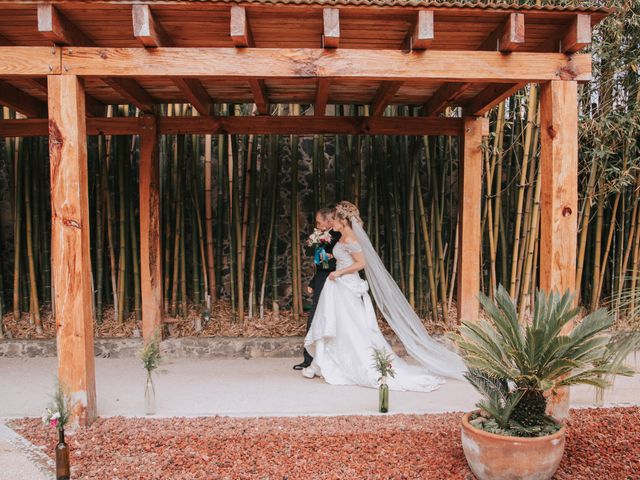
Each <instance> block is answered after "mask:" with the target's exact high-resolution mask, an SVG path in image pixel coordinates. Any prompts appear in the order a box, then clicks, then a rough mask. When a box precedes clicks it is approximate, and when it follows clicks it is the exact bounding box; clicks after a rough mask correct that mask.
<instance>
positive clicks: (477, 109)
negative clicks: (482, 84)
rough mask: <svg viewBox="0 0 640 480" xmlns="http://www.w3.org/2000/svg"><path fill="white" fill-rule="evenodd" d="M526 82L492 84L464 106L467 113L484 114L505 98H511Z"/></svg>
mask: <svg viewBox="0 0 640 480" xmlns="http://www.w3.org/2000/svg"><path fill="white" fill-rule="evenodd" d="M525 85H526V83H513V84H508V83H505V84H497V85H490V86H488V87H487V88H485V89H484V90H483V91H482V92H480V93H479V94H478V95H477V96H476V97H475V98H474V99H473V100H471V101H470V102H469V103H468V104H466V105H465V106H464V111H465V114H466V115H484V114H485V113H486V112H488V111H489V110H491V109H492V108H493V107H495V106H496V105H497V104H499V103H500V102H502V101H503V100H504V99H506V98H509V97H510V96H511V95H513V94H514V93H516V92H517V91H518V90H520V89H522V88H524V87H525Z"/></svg>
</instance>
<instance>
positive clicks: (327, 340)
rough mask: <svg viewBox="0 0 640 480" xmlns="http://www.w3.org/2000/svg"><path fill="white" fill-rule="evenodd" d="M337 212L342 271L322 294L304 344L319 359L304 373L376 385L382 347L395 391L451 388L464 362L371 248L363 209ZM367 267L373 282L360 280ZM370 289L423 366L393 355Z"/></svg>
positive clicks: (344, 205) (341, 206)
mask: <svg viewBox="0 0 640 480" xmlns="http://www.w3.org/2000/svg"><path fill="white" fill-rule="evenodd" d="M333 214H334V223H333V229H334V230H336V231H338V232H340V234H341V235H342V236H341V239H340V241H339V242H338V243H337V244H336V246H335V247H334V248H333V255H334V257H335V259H336V261H337V265H336V271H335V272H332V273H331V274H330V275H329V281H327V283H326V284H325V286H324V288H323V290H322V294H321V295H320V300H319V302H318V306H317V308H316V312H315V315H314V317H313V322H312V323H311V328H310V329H309V333H308V334H307V336H306V338H305V341H304V346H305V348H306V349H307V350H308V351H309V352H310V353H311V355H313V358H314V360H313V362H312V364H311V365H310V366H309V367H307V368H305V369H304V370H303V371H302V374H303V375H304V376H305V377H307V378H313V377H314V376H316V375H317V376H321V377H324V379H325V380H326V381H327V382H328V383H330V384H333V385H362V386H365V387H377V385H378V372H377V371H376V369H375V367H374V365H373V360H372V351H373V350H372V348H374V347H376V348H384V349H385V350H386V351H387V352H389V353H391V354H392V358H393V362H392V363H393V369H394V370H395V373H396V375H395V378H389V379H388V385H389V388H390V389H392V390H411V391H420V392H429V391H432V390H434V389H436V388H438V387H439V386H440V385H441V384H442V383H444V379H443V377H449V378H457V379H460V378H462V374H463V372H464V368H465V367H464V364H463V363H462V360H461V359H460V357H459V356H458V355H457V354H456V353H454V352H453V351H451V350H449V349H447V348H446V347H445V346H444V345H442V344H440V343H439V342H437V341H436V340H434V339H432V338H431V337H430V336H429V334H428V333H427V332H426V330H425V328H424V326H423V325H422V322H421V321H420V319H419V318H418V316H417V315H416V313H415V312H414V311H413V309H412V308H411V306H410V305H409V303H408V302H407V300H406V299H405V297H404V295H403V294H402V292H401V291H400V289H399V288H398V285H397V284H396V283H395V281H394V280H393V277H391V275H390V274H389V272H387V270H386V269H385V267H384V264H383V263H382V260H380V257H379V256H378V254H377V253H376V251H375V249H374V248H373V246H372V245H371V242H370V241H369V237H368V236H367V234H366V232H365V231H364V229H363V227H362V220H361V219H360V212H359V211H358V209H357V208H356V206H355V205H353V204H352V203H349V202H346V201H343V202H340V203H338V204H337V205H336V207H335V208H334V211H333ZM362 269H364V271H365V274H366V277H367V281H365V280H362V279H361V278H360V275H359V273H358V272H359V271H360V270H362ZM369 288H370V289H371V292H372V294H373V297H374V299H375V301H376V305H377V307H378V309H379V310H380V311H381V312H382V314H383V315H384V317H385V319H386V320H387V322H388V323H389V325H390V326H391V328H392V329H393V331H394V332H395V333H396V335H397V336H398V338H399V339H400V341H401V342H402V343H403V345H404V347H405V349H406V351H407V353H408V354H409V355H410V356H411V357H412V358H413V359H414V360H415V361H416V362H417V363H418V364H410V363H408V362H406V361H404V360H403V359H401V358H399V357H398V356H397V355H395V354H393V350H392V349H391V346H390V345H389V343H388V342H387V341H386V339H385V338H384V336H383V335H382V332H381V331H380V328H379V327H378V322H377V319H376V314H375V311H374V309H373V305H372V302H371V299H370V297H369V294H368V290H369Z"/></svg>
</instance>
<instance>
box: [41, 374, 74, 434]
mask: <svg viewBox="0 0 640 480" xmlns="http://www.w3.org/2000/svg"><path fill="white" fill-rule="evenodd" d="M71 410H72V403H71V397H70V396H69V394H68V393H66V392H65V390H64V388H63V387H62V385H61V384H60V382H56V391H55V393H54V395H53V399H52V401H51V403H50V404H49V405H48V406H47V408H45V410H44V412H43V413H42V423H44V424H45V425H48V426H50V427H53V428H55V429H56V430H64V427H65V425H67V423H69V420H70V418H71Z"/></svg>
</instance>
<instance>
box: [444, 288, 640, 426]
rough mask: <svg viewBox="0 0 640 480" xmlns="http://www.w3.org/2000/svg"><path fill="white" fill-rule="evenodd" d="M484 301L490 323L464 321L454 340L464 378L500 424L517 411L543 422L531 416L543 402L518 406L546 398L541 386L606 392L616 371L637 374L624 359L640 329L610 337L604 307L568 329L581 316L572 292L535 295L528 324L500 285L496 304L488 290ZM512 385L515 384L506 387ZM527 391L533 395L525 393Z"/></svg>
mask: <svg viewBox="0 0 640 480" xmlns="http://www.w3.org/2000/svg"><path fill="white" fill-rule="evenodd" d="M479 298H480V303H481V304H482V306H483V308H484V310H485V312H486V313H487V314H488V320H481V321H478V322H473V323H471V322H465V323H463V325H462V327H461V328H460V332H459V333H458V334H454V335H451V338H452V339H453V340H454V342H456V344H457V345H458V347H459V348H460V351H461V352H462V356H463V359H464V361H465V363H466V365H467V367H468V368H469V373H468V374H467V375H466V378H467V379H468V380H469V382H470V383H471V384H472V385H473V386H474V387H475V388H476V389H477V390H478V392H480V394H481V395H482V396H483V400H482V401H481V402H480V403H479V404H478V406H479V407H480V408H482V409H484V410H486V411H487V412H488V413H489V414H490V415H491V416H492V417H493V418H495V419H496V421H497V422H498V423H499V424H500V425H501V426H504V425H506V424H507V423H508V422H509V417H510V416H511V414H512V413H513V412H514V410H518V412H519V413H518V414H519V415H521V416H522V415H524V420H528V421H533V422H534V423H535V422H537V421H541V417H542V416H544V415H543V413H540V415H537V416H538V417H540V418H538V419H537V420H536V419H535V418H533V417H534V415H533V414H530V413H526V412H533V411H534V410H535V411H536V412H537V411H539V410H540V405H538V406H537V407H536V408H535V409H534V408H532V407H533V405H518V403H519V402H520V401H521V400H522V402H524V403H528V401H527V402H525V399H529V398H531V399H534V398H539V399H541V401H542V402H543V403H544V402H545V400H544V398H543V397H542V396H541V392H543V391H547V390H550V389H552V388H557V387H560V386H568V385H577V384H586V385H593V386H595V387H597V388H599V389H603V388H605V387H607V386H608V385H610V383H611V380H612V379H613V377H614V376H615V375H631V374H633V371H632V370H631V369H629V368H627V367H625V366H624V364H623V362H624V360H625V359H626V358H627V356H628V355H629V353H630V352H631V351H633V350H637V349H640V334H637V333H631V334H627V335H611V334H608V333H607V331H608V330H609V329H610V328H611V326H612V325H613V318H612V317H611V315H609V313H608V312H607V311H606V310H598V311H596V312H593V313H592V314H590V315H588V316H586V317H585V318H584V319H583V320H582V321H581V322H580V323H579V324H578V325H577V326H576V327H575V328H573V329H572V330H569V326H570V325H571V324H572V322H573V321H574V319H575V318H576V317H577V315H578V313H579V311H578V309H576V308H573V296H572V295H571V294H570V293H569V292H567V293H565V294H564V295H558V294H555V293H552V294H549V295H547V294H545V293H544V292H537V294H536V297H535V307H534V312H533V318H532V319H531V322H530V323H521V322H520V321H519V317H518V312H517V309H516V305H515V302H514V301H513V300H512V299H511V298H510V297H509V294H508V293H507V291H506V290H505V289H504V288H503V287H502V286H500V287H499V288H498V289H497V292H496V296H495V301H491V299H489V298H488V297H487V296H485V295H483V294H480V296H479ZM511 382H512V383H513V384H515V385H516V386H517V389H512V390H511V391H510V390H509V389H508V388H507V387H506V385H508V384H509V383H511ZM527 392H531V393H532V395H529V396H526V397H525V394H526V393H527ZM534 392H538V393H537V394H536V393H534ZM536 395H537V397H536ZM538 403H540V402H538ZM542 406H544V405H542ZM529 407H531V408H529ZM523 412H525V413H524V414H523Z"/></svg>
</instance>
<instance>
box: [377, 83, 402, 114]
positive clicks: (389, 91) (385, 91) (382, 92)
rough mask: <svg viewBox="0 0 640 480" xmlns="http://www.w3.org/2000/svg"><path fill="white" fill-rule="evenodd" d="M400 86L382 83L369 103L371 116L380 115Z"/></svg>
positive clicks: (398, 84)
mask: <svg viewBox="0 0 640 480" xmlns="http://www.w3.org/2000/svg"><path fill="white" fill-rule="evenodd" d="M401 86H402V82H389V81H385V82H382V85H380V88H378V90H377V92H376V95H375V97H374V99H373V102H372V103H371V116H373V117H377V116H380V115H382V114H383V113H384V111H385V109H386V108H387V106H388V105H389V103H391V100H393V97H394V96H395V94H396V93H397V92H398V90H400V87H401Z"/></svg>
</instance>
